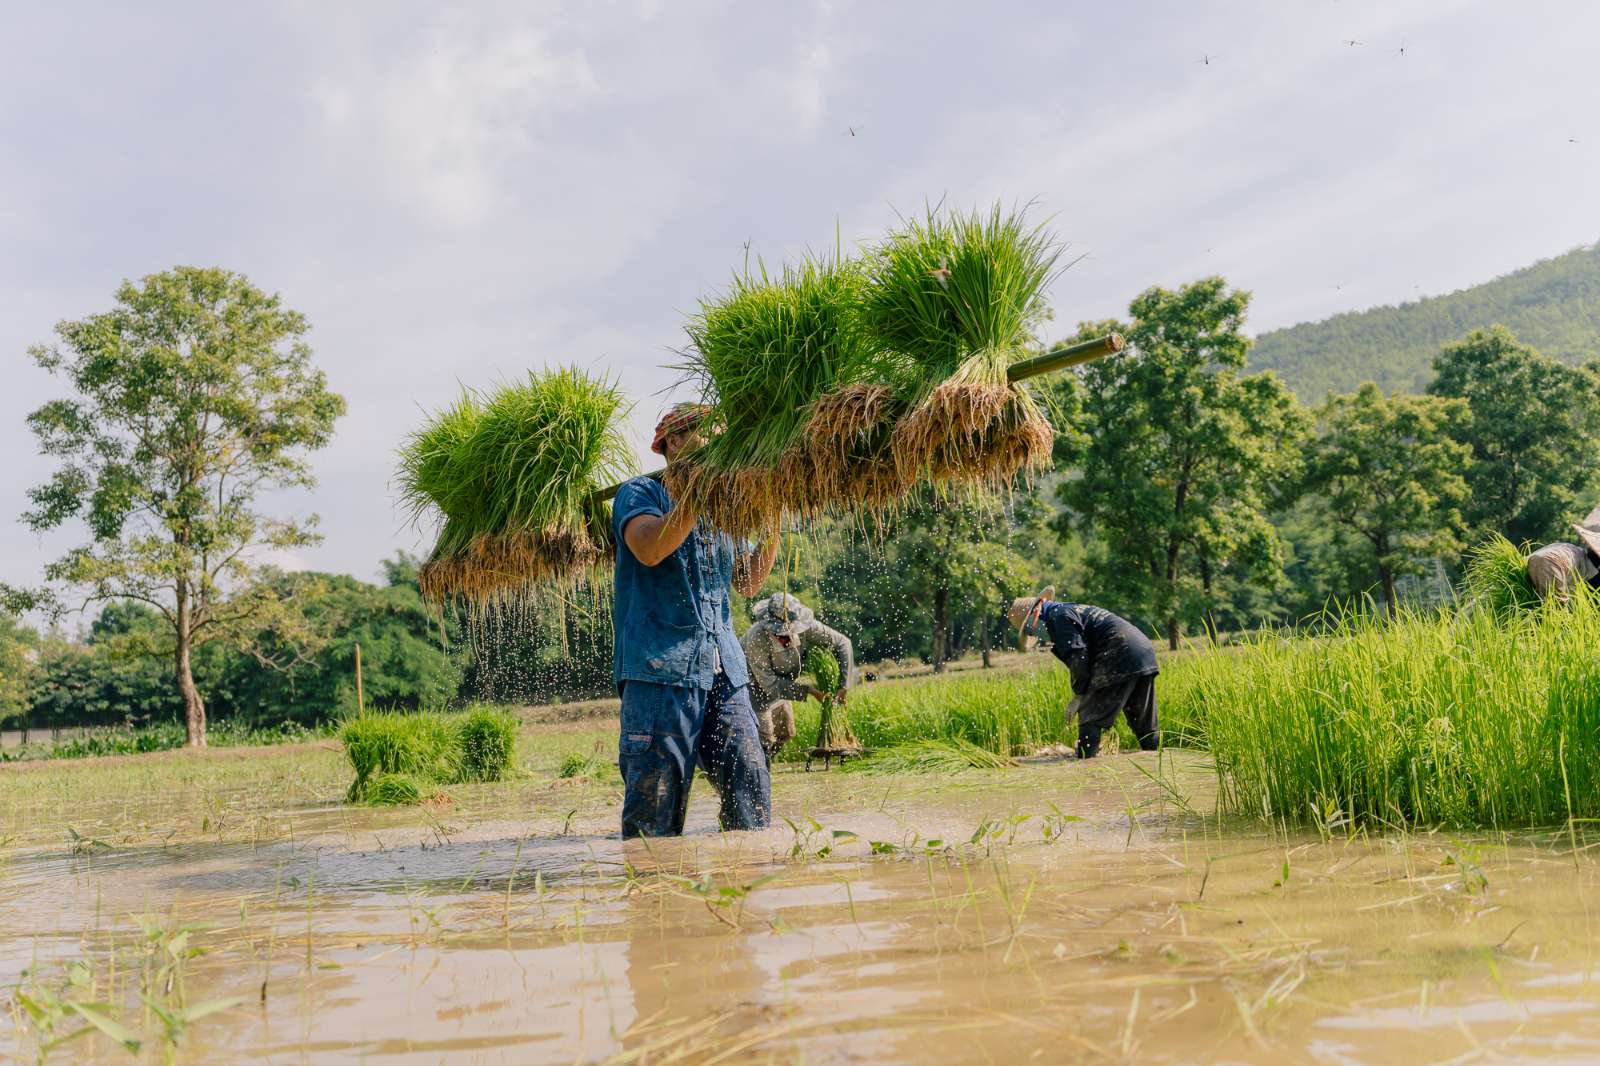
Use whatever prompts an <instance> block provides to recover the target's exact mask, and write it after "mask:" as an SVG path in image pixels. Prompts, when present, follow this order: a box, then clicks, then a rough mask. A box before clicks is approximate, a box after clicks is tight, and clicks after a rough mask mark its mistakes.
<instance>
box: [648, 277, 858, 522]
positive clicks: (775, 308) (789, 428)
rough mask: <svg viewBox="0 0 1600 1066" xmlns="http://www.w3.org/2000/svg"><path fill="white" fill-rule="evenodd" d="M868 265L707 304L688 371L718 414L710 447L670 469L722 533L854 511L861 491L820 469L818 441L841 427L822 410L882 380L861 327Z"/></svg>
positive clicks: (759, 286)
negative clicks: (839, 509)
mask: <svg viewBox="0 0 1600 1066" xmlns="http://www.w3.org/2000/svg"><path fill="white" fill-rule="evenodd" d="M864 284H865V279H864V275H863V273H862V270H861V265H860V263H858V262H857V261H855V260H851V259H847V258H844V257H843V256H841V255H838V254H835V255H833V256H831V257H820V258H819V257H810V258H807V259H805V260H803V261H802V262H801V263H799V264H798V265H792V266H786V267H785V268H784V269H783V270H782V272H781V273H778V274H776V275H769V274H768V273H767V271H766V270H765V268H758V269H757V270H755V271H747V272H746V273H744V274H742V275H738V276H736V277H735V278H734V279H733V283H732V284H731V285H730V287H729V289H728V291H727V292H726V293H724V294H722V295H720V296H718V297H716V298H714V299H711V300H706V301H702V303H701V306H700V311H699V313H698V314H696V315H695V316H694V317H693V318H691V319H690V321H689V323H688V324H687V327H686V329H687V331H688V334H689V338H690V341H691V344H690V347H689V349H688V350H687V351H686V353H685V355H686V357H687V361H686V362H685V363H683V364H681V366H680V369H682V370H684V371H686V372H687V373H688V374H689V376H690V377H691V378H693V379H695V380H697V381H698V383H699V385H700V388H701V390H702V393H703V395H704V397H705V399H706V401H707V402H708V403H709V404H710V405H711V417H710V420H709V427H710V429H711V431H712V432H711V434H710V438H709V439H708V440H707V442H706V443H705V444H704V445H703V446H702V447H700V448H699V449H697V450H696V451H695V452H694V453H693V454H692V455H691V456H689V457H687V458H686V459H685V460H683V461H681V462H677V463H674V464H673V465H672V466H671V467H669V468H668V476H667V480H666V484H667V487H668V489H669V490H670V491H671V492H672V493H673V495H674V496H675V497H677V498H679V499H682V500H685V501H686V502H688V503H689V504H690V505H692V506H694V507H696V508H697V509H698V510H699V511H700V512H701V513H703V514H705V515H706V516H707V517H708V518H709V519H710V520H711V521H712V522H714V523H715V524H717V525H718V526H719V527H721V528H723V529H725V530H727V531H729V532H731V533H735V534H741V535H743V534H757V533H765V532H767V530H768V529H770V527H771V524H772V522H773V521H775V520H776V519H777V518H778V517H779V516H780V515H782V514H785V513H790V514H817V513H821V512H822V511H825V510H827V509H829V508H830V507H835V506H838V505H839V504H841V503H843V502H846V501H847V499H848V498H849V497H850V495H851V491H850V490H851V488H852V486H851V485H850V484H849V483H848V479H847V478H846V477H845V474H846V472H845V471H844V470H843V469H841V468H839V467H838V466H837V465H836V464H830V463H825V462H820V461H819V455H821V454H824V453H817V452H815V451H814V450H813V449H812V448H811V447H810V446H809V442H810V438H809V437H808V435H807V430H808V428H809V427H811V426H812V424H813V422H815V421H816V420H817V419H819V418H822V419H824V420H829V419H831V418H832V417H833V416H829V415H821V414H819V413H818V406H819V404H820V403H821V402H822V401H824V400H825V399H828V398H830V397H834V396H837V395H838V393H839V390H840V389H842V388H846V387H850V386H857V385H868V386H870V385H871V384H872V383H874V382H876V381H877V380H878V379H879V378H881V377H882V376H883V373H882V371H881V369H880V368H879V355H878V352H877V349H876V347H875V344H874V342H873V340H872V338H871V337H870V336H869V335H868V334H867V332H866V331H865V330H864V329H862V327H861V324H860V305H861V292H862V288H863V286H864Z"/></svg>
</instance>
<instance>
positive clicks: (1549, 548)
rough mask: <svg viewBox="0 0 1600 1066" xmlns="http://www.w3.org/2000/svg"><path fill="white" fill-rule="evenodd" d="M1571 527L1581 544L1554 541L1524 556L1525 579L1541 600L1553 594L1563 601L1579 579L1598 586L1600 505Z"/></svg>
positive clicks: (1591, 585) (1599, 575) (1592, 585)
mask: <svg viewBox="0 0 1600 1066" xmlns="http://www.w3.org/2000/svg"><path fill="white" fill-rule="evenodd" d="M1572 529H1573V531H1574V532H1576V533H1577V534H1578V540H1579V541H1581V543H1579V544H1569V543H1567V542H1566V541H1557V542H1556V543H1554V544H1546V545H1545V546H1544V547H1542V548H1540V549H1539V550H1538V551H1536V552H1534V553H1533V554H1532V555H1530V556H1528V580H1529V581H1530V582H1531V583H1532V584H1533V588H1534V591H1535V592H1537V593H1538V594H1539V597H1540V598H1541V599H1549V598H1550V596H1551V595H1552V594H1553V595H1554V596H1555V597H1556V599H1558V600H1560V601H1562V602H1563V603H1565V602H1566V599H1567V595H1568V593H1569V592H1570V591H1571V589H1572V587H1573V585H1574V584H1575V583H1576V582H1580V581H1581V582H1584V583H1585V584H1587V585H1589V587H1591V588H1597V587H1600V507H1596V508H1595V509H1594V510H1592V511H1590V512H1589V517H1588V518H1585V519H1584V520H1583V521H1582V522H1581V523H1580V524H1577V525H1574V526H1573V527H1572Z"/></svg>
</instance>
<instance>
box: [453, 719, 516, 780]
mask: <svg viewBox="0 0 1600 1066" xmlns="http://www.w3.org/2000/svg"><path fill="white" fill-rule="evenodd" d="M456 744H457V746H458V747H459V749H460V752H461V757H460V769H459V772H458V774H457V777H458V780H461V781H499V780H501V779H502V778H504V777H505V776H506V774H507V773H508V772H509V771H510V770H511V767H512V763H513V760H514V759H515V758H516V753H517V719H516V716H515V715H513V714H510V713H509V712H506V711H503V710H500V709H499V708H497V707H474V708H473V709H471V710H469V711H467V712H466V713H465V714H463V715H462V716H461V720H460V722H459V723H458V724H457V726H456Z"/></svg>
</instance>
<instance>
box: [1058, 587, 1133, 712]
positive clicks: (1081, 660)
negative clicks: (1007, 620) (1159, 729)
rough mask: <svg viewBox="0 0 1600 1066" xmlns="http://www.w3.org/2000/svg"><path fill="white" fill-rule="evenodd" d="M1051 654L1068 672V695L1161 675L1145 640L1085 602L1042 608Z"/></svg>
mask: <svg viewBox="0 0 1600 1066" xmlns="http://www.w3.org/2000/svg"><path fill="white" fill-rule="evenodd" d="M1042 617H1043V620H1044V624H1045V629H1046V631H1047V632H1048V633H1049V634H1050V643H1051V649H1050V650H1051V651H1053V652H1054V653H1055V656H1056V658H1057V659H1060V660H1061V661H1062V662H1064V663H1066V664H1067V669H1068V670H1070V671H1072V691H1073V692H1075V693H1077V694H1078V695H1080V696H1081V695H1083V694H1084V693H1085V692H1088V691H1090V690H1091V689H1097V688H1105V687H1107V686H1109V685H1117V684H1121V683H1122V682H1124V681H1127V680H1130V679H1131V678H1135V677H1150V676H1153V675H1155V674H1158V673H1160V672H1161V671H1160V668H1159V667H1158V666H1157V665H1156V648H1155V645H1154V644H1151V643H1150V638H1149V637H1147V636H1145V635H1144V634H1143V633H1141V632H1140V631H1139V628H1138V627H1137V626H1135V625H1134V624H1133V623H1132V622H1130V621H1128V620H1127V619H1125V618H1119V617H1118V616H1117V615H1114V614H1112V613H1111V612H1110V611H1108V610H1106V609H1105V608H1104V607H1095V606H1093V605H1091V604H1087V603H1054V602H1052V603H1046V604H1045V605H1044V607H1043V609H1042Z"/></svg>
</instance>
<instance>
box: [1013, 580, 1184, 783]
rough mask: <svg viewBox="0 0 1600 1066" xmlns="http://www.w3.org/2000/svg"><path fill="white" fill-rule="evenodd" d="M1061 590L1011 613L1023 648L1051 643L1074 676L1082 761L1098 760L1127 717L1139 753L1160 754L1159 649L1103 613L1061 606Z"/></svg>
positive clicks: (1024, 601) (1025, 600) (1019, 602)
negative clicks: (1103, 739) (1107, 737)
mask: <svg viewBox="0 0 1600 1066" xmlns="http://www.w3.org/2000/svg"><path fill="white" fill-rule="evenodd" d="M1054 595H1055V586H1053V585H1052V586H1050V587H1048V588H1046V589H1045V590H1044V591H1043V592H1041V593H1039V594H1038V595H1037V596H1024V597H1022V598H1020V599H1016V600H1012V601H1011V609H1010V611H1008V612H1007V617H1009V618H1010V620H1011V624H1012V625H1014V626H1016V627H1017V647H1018V648H1019V649H1022V650H1025V649H1026V648H1027V646H1028V642H1029V641H1030V640H1036V639H1040V640H1049V641H1050V650H1051V651H1052V652H1054V653H1055V657H1056V658H1058V659H1060V660H1061V661H1062V662H1064V663H1066V664H1067V669H1068V670H1070V671H1071V672H1072V692H1073V695H1074V697H1075V698H1074V699H1073V701H1072V703H1071V704H1070V705H1068V708H1067V717H1068V719H1069V720H1070V719H1071V717H1072V708H1073V707H1074V706H1075V707H1076V708H1077V713H1078V744H1077V749H1076V751H1077V756H1078V758H1080V759H1092V758H1094V756H1095V754H1096V753H1097V752H1098V751H1099V750H1100V734H1101V733H1103V732H1105V730H1106V729H1108V728H1109V727H1111V726H1112V725H1114V724H1115V723H1116V720H1117V712H1118V711H1121V712H1122V713H1123V715H1124V716H1125V717H1126V718H1127V719H1128V725H1129V726H1130V727H1131V728H1132V729H1133V735H1134V736H1135V737H1137V738H1139V747H1141V748H1143V749H1144V750H1145V751H1154V750H1155V749H1156V748H1157V747H1159V746H1160V744H1161V733H1160V725H1159V722H1158V721H1157V715H1156V674H1157V673H1159V672H1160V670H1159V668H1158V667H1157V666H1156V649H1155V645H1153V644H1151V643H1150V638H1149V637H1147V636H1145V635H1144V634H1143V633H1141V632H1140V631H1139V628H1138V627H1137V626H1135V625H1134V624H1133V623H1132V622H1129V621H1128V620H1127V619H1125V618H1119V617H1118V616H1116V615H1114V614H1112V613H1111V612H1110V611H1108V610H1106V609H1105V608H1103V607H1095V606H1092V605H1090V604H1087V603H1060V602H1056V601H1055V600H1053V599H1052V598H1051V597H1053V596H1054Z"/></svg>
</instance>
